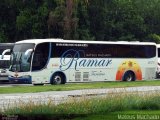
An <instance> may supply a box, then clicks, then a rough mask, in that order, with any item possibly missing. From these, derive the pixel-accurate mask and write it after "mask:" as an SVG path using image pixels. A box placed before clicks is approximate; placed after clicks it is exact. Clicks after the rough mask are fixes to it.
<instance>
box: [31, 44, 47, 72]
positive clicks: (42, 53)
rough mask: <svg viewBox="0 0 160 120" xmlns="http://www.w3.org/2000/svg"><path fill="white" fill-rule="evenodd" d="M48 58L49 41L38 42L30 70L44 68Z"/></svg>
mask: <svg viewBox="0 0 160 120" xmlns="http://www.w3.org/2000/svg"><path fill="white" fill-rule="evenodd" d="M48 58H49V43H41V44H38V45H37V47H36V49H35V53H34V57H33V63H32V71H35V70H41V69H43V68H45V66H46V64H47V62H48Z"/></svg>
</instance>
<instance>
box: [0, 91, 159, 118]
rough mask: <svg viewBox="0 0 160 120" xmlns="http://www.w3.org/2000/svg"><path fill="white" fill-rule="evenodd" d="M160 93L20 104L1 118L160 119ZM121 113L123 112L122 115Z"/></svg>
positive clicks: (5, 112) (123, 94)
mask: <svg viewBox="0 0 160 120" xmlns="http://www.w3.org/2000/svg"><path fill="white" fill-rule="evenodd" d="M159 100H160V93H158V92H155V93H150V94H143V95H137V94H127V93H121V94H109V95H106V96H105V97H104V98H94V99H87V98H86V97H82V98H81V99H79V100H77V99H75V98H73V99H70V100H69V101H67V102H65V103H61V104H59V105H56V104H54V102H53V101H49V102H48V103H47V104H39V105H37V104H35V103H34V102H30V103H21V102H20V103H19V105H18V106H17V107H14V108H9V109H7V110H5V111H4V112H1V114H5V115H21V116H31V117H32V116H33V117H34V116H39V115H41V116H42V117H44V119H46V118H48V117H51V118H52V119H57V118H58V119H66V120H67V119H75V120H80V119H83V120H92V119H93V118H94V120H101V119H102V120H103V119H112V120H117V119H118V115H126V114H127V115H137V114H139V115H143V114H150V115H153V114H157V115H159V117H160V101H159ZM120 111H121V112H120ZM121 120H123V119H121Z"/></svg>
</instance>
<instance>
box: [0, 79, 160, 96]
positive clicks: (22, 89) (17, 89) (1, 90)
mask: <svg viewBox="0 0 160 120" xmlns="http://www.w3.org/2000/svg"><path fill="white" fill-rule="evenodd" d="M158 85H160V81H159V80H152V81H136V82H93V83H78V84H76V83H73V84H65V85H45V86H14V87H0V94H5V93H35V92H46V91H66V90H79V89H97V88H121V87H133V86H158Z"/></svg>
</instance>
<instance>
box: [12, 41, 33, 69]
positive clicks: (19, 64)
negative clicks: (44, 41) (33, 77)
mask: <svg viewBox="0 0 160 120" xmlns="http://www.w3.org/2000/svg"><path fill="white" fill-rule="evenodd" d="M34 46H35V44H33V43H22V44H15V46H14V48H13V51H12V53H11V60H10V61H11V65H10V68H9V71H13V72H15V71H16V72H27V71H30V65H31V57H32V52H30V53H28V54H27V55H25V52H26V51H27V50H28V49H33V48H34Z"/></svg>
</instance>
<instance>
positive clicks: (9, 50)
mask: <svg viewBox="0 0 160 120" xmlns="http://www.w3.org/2000/svg"><path fill="white" fill-rule="evenodd" d="M7 52H11V49H6V50H4V51H3V53H2V56H1V59H3V58H4V55H5V54H6V53H7Z"/></svg>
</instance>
